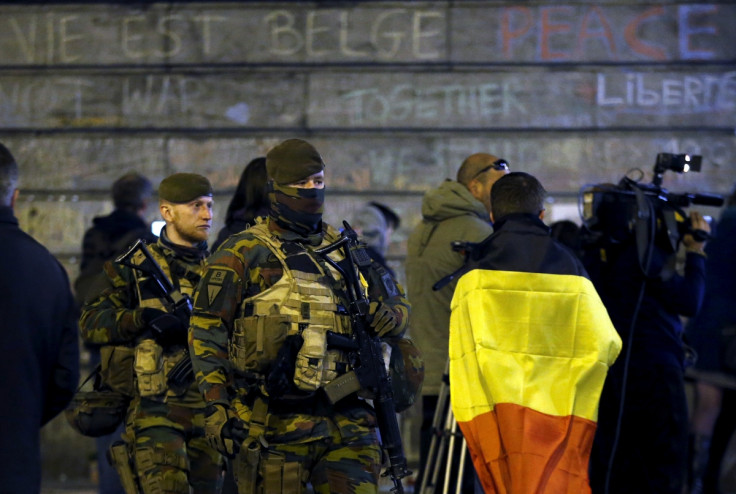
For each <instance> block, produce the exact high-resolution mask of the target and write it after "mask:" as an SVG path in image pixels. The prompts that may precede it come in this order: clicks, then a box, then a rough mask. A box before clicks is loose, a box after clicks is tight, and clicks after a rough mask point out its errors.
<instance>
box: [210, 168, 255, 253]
mask: <svg viewBox="0 0 736 494" xmlns="http://www.w3.org/2000/svg"><path fill="white" fill-rule="evenodd" d="M267 185H268V181H267V176H266V158H265V157H262V156H260V157H258V158H254V159H252V160H251V161H250V163H248V164H247V165H246V166H245V168H244V169H243V173H241V174H240V180H238V186H237V187H236V188H235V194H234V195H233V198H232V199H231V200H230V204H228V206H227V212H226V213H225V226H224V227H222V228H221V229H220V232H219V233H218V234H217V239H215V241H214V242H213V244H212V251H213V252H214V251H215V250H217V248H218V247H219V246H220V244H222V242H224V241H225V239H227V238H228V237H229V236H230V235H234V234H236V233H239V232H241V231H243V230H245V229H246V228H248V227H249V226H253V225H254V224H255V222H256V218H259V217H263V216H268V189H267Z"/></svg>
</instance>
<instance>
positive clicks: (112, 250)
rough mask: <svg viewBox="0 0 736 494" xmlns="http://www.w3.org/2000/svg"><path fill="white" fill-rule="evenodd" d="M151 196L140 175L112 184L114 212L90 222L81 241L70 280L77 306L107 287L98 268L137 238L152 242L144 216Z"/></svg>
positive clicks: (132, 175)
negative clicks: (78, 259) (76, 266)
mask: <svg viewBox="0 0 736 494" xmlns="http://www.w3.org/2000/svg"><path fill="white" fill-rule="evenodd" d="M152 194H153V185H151V182H150V181H149V180H148V179H147V178H146V177H144V176H143V175H141V174H139V173H136V172H130V173H126V174H125V175H123V176H122V177H120V178H118V179H117V180H116V181H115V182H114V183H113V184H112V200H113V205H114V207H115V209H114V210H113V212H112V213H110V214H108V215H106V216H98V217H96V218H95V219H94V220H92V227H91V228H90V229H89V230H87V231H86V232H85V233H84V238H83V239H82V261H81V262H80V264H79V277H78V278H77V279H76V280H75V281H74V292H75V297H76V299H77V301H78V302H79V304H80V305H82V304H83V303H84V302H85V301H86V300H89V299H90V298H92V297H96V296H97V295H99V294H100V292H101V291H102V290H104V289H105V288H107V279H106V278H105V276H104V273H103V272H102V266H103V265H104V264H105V262H106V261H109V260H110V259H112V258H113V257H115V256H116V255H117V254H120V253H121V251H123V250H124V249H125V248H126V247H127V246H128V245H130V244H132V243H133V242H134V241H135V240H137V239H139V238H145V239H146V240H149V241H155V238H154V236H153V234H152V233H151V231H150V228H149V225H148V224H147V223H146V220H145V214H146V209H147V208H148V203H149V201H150V199H151V195H152Z"/></svg>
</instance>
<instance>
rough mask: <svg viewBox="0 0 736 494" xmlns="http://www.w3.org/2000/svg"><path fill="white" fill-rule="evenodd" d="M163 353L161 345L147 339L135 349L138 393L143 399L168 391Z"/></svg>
mask: <svg viewBox="0 0 736 494" xmlns="http://www.w3.org/2000/svg"><path fill="white" fill-rule="evenodd" d="M163 353H164V350H163V348H162V347H161V345H159V344H158V343H156V341H155V340H152V339H145V340H143V341H141V342H140V343H138V345H137V346H136V347H135V375H136V378H137V379H138V393H139V394H140V395H141V396H143V397H147V396H156V395H160V394H162V393H163V392H164V391H166V372H165V370H164V355H163Z"/></svg>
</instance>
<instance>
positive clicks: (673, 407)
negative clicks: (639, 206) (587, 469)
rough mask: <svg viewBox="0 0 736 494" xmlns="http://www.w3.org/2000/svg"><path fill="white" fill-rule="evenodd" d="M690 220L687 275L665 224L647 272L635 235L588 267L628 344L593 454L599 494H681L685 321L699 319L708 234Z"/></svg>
mask: <svg viewBox="0 0 736 494" xmlns="http://www.w3.org/2000/svg"><path fill="white" fill-rule="evenodd" d="M660 213H661V211H659V212H657V214H660ZM689 216H690V228H689V230H688V232H687V233H685V234H684V235H682V239H681V242H682V244H683V246H684V247H685V250H686V252H687V255H686V261H685V267H684V273H683V274H679V273H677V272H675V269H674V262H675V252H674V250H676V249H673V248H672V247H671V246H670V245H671V244H668V243H667V242H666V237H667V232H665V231H664V230H665V229H664V228H663V227H662V226H661V225H662V222H657V225H659V226H658V227H657V231H656V232H655V233H654V234H653V235H654V236H653V240H652V242H651V245H648V246H647V248H648V249H649V250H648V254H649V256H647V257H649V259H648V260H647V261H645V262H644V265H643V266H642V262H641V259H640V257H641V251H642V245H641V240H642V239H641V238H637V236H636V235H633V234H632V235H630V236H629V238H628V239H626V240H625V241H624V242H622V243H621V244H620V245H619V246H618V247H617V248H616V249H615V251H614V250H613V249H611V251H609V252H607V253H606V256H605V258H600V259H598V260H597V265H596V266H595V267H592V266H591V268H590V269H588V271H589V272H590V273H591V275H592V274H593V273H595V274H596V276H595V278H594V279H593V282H594V284H595V286H596V288H597V290H598V292H599V293H600V296H601V299H602V300H603V302H604V304H605V305H606V308H607V309H608V313H609V314H610V316H611V319H612V321H613V323H614V325H615V327H616V329H617V331H618V332H619V334H620V335H621V338H622V340H623V343H624V349H623V351H622V354H621V357H620V358H619V359H618V360H617V361H616V363H615V364H614V365H613V366H612V367H611V371H610V372H609V375H608V379H607V381H606V383H605V385H604V388H603V393H602V395H601V401H600V412H599V416H598V429H597V431H596V436H595V440H594V443H593V451H592V456H591V486H592V489H593V492H594V493H616V492H621V493H627V494H631V493H638V492H641V493H647V494H650V493H653V492H656V493H658V494H667V493H672V494H681V492H682V489H683V482H684V480H685V479H684V476H685V472H686V471H687V463H688V456H687V451H688V448H687V445H688V408H687V401H686V396H685V384H684V377H683V374H684V366H685V364H684V362H685V352H684V349H683V344H682V338H681V335H682V329H683V328H682V322H681V320H680V317H681V316H686V317H692V316H694V315H695V314H696V313H697V312H698V310H699V308H700V306H701V303H702V301H703V297H704V287H705V253H704V251H703V247H704V244H705V242H704V241H702V240H700V239H701V238H702V236H699V235H694V234H693V233H694V232H698V230H701V231H702V232H705V233H707V232H710V226H709V225H708V223H707V222H706V221H705V219H704V218H703V216H702V215H701V214H700V213H698V212H695V211H692V212H691V213H690V215H689ZM658 219H659V218H658ZM698 233H701V232H698ZM703 236H707V235H703ZM663 240H665V241H663ZM586 268H588V266H587V265H586ZM654 272H656V273H658V274H657V275H656V276H653V275H652V273H654Z"/></svg>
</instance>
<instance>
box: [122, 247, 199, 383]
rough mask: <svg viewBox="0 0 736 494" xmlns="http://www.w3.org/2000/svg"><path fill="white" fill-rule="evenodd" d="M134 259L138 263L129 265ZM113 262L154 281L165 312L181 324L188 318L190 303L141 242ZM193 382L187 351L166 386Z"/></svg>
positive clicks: (188, 298)
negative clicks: (162, 300)
mask: <svg viewBox="0 0 736 494" xmlns="http://www.w3.org/2000/svg"><path fill="white" fill-rule="evenodd" d="M134 259H135V260H136V261H138V262H133V260H134ZM115 262H116V263H118V264H122V265H123V266H127V267H129V268H131V269H135V270H137V271H140V272H142V273H143V274H145V275H147V276H149V277H150V278H151V279H152V280H153V281H154V283H155V286H156V290H157V291H158V292H159V295H161V297H162V298H163V299H164V301H165V302H164V306H165V308H166V312H168V313H169V314H172V315H173V316H175V317H176V318H177V319H179V320H181V321H188V320H189V318H190V317H191V315H192V299H191V298H190V297H189V296H188V295H185V294H183V293H181V292H180V291H179V290H177V289H176V288H174V285H172V283H171V281H169V278H168V277H167V276H166V273H164V271H163V269H161V266H160V265H159V264H158V262H156V259H155V258H154V257H153V255H151V251H149V250H148V246H147V245H146V241H145V240H143V239H138V240H137V241H136V242H135V243H133V245H131V246H130V247H129V248H128V250H127V251H125V252H123V253H122V254H121V255H120V256H118V258H117V259H115ZM154 323H155V321H154ZM193 379H194V369H193V368H192V360H191V359H190V358H189V353H188V350H187V356H186V358H183V359H182V360H180V361H179V362H178V363H177V364H176V365H175V366H174V367H173V368H172V369H171V370H170V371H169V374H168V383H169V386H171V387H172V388H174V389H182V388H186V387H187V386H189V383H191V382H192V380H193Z"/></svg>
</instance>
